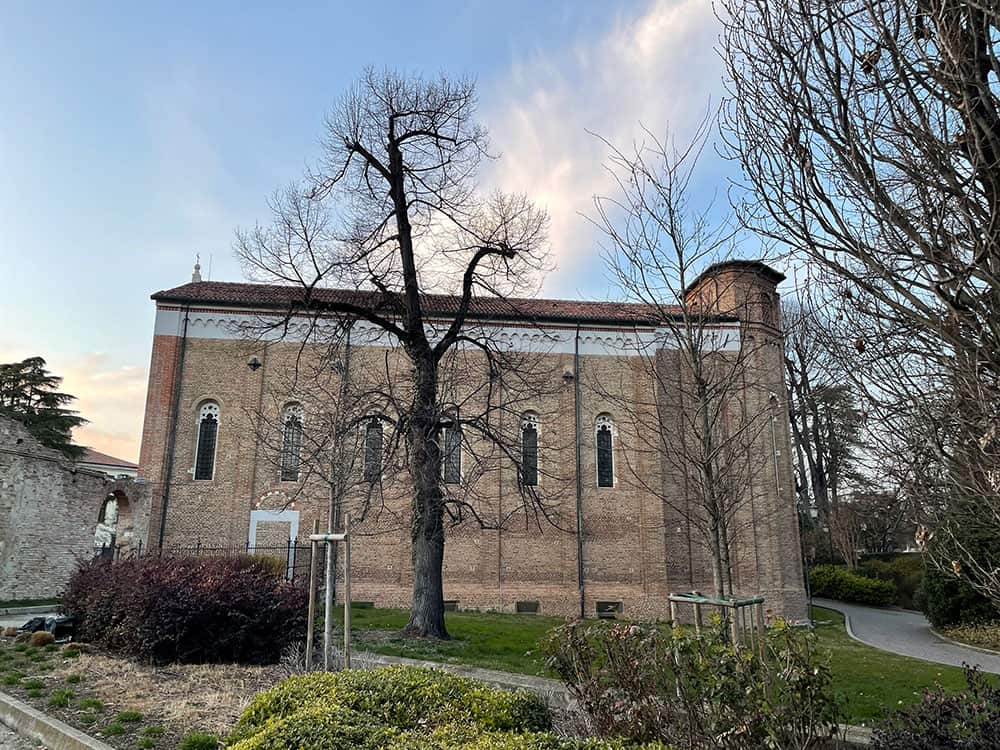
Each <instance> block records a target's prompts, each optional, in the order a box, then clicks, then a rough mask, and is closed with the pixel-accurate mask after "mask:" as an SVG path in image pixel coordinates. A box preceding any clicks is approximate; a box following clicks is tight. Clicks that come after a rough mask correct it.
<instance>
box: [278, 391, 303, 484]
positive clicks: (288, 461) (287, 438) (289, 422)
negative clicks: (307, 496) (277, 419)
mask: <svg viewBox="0 0 1000 750" xmlns="http://www.w3.org/2000/svg"><path fill="white" fill-rule="evenodd" d="M303 416H304V414H303V411H302V407H301V406H299V405H298V404H290V405H288V406H286V407H285V411H284V414H283V415H282V420H281V422H282V430H281V481H282V482H297V481H298V479H299V468H300V466H301V464H302V423H303Z"/></svg>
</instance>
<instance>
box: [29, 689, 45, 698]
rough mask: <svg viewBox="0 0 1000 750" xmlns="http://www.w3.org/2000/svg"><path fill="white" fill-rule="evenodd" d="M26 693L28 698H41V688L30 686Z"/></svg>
mask: <svg viewBox="0 0 1000 750" xmlns="http://www.w3.org/2000/svg"><path fill="white" fill-rule="evenodd" d="M27 693H28V697H29V698H41V697H42V689H41V688H30V689H29V690H28V691H27Z"/></svg>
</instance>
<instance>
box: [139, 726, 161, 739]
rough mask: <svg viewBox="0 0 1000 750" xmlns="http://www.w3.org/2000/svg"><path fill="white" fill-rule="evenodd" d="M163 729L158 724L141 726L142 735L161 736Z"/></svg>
mask: <svg viewBox="0 0 1000 750" xmlns="http://www.w3.org/2000/svg"><path fill="white" fill-rule="evenodd" d="M163 732H164V729H163V727H161V726H160V725H159V724H150V725H149V726H148V727H145V728H143V730H142V736H143V737H162V736H163Z"/></svg>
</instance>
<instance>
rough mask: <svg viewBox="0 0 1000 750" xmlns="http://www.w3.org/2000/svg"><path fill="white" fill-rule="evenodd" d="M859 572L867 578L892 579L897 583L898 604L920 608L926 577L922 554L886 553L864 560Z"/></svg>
mask: <svg viewBox="0 0 1000 750" xmlns="http://www.w3.org/2000/svg"><path fill="white" fill-rule="evenodd" d="M858 572H859V573H860V574H861V575H863V576H865V577H866V578H874V579H876V580H879V581H892V582H893V583H894V584H895V585H896V604H898V605H899V606H900V607H905V608H906V609H919V608H920V594H919V592H920V590H921V586H922V584H923V579H924V560H923V556H922V555H920V554H899V555H895V556H892V555H884V556H882V557H880V558H876V557H872V558H869V559H866V560H863V561H862V562H861V564H860V565H858Z"/></svg>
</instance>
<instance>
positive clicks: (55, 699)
mask: <svg viewBox="0 0 1000 750" xmlns="http://www.w3.org/2000/svg"><path fill="white" fill-rule="evenodd" d="M72 701H73V691H72V690H53V691H52V695H50V696H49V705H50V706H54V707H55V708H66V706H68V705H69V704H70V703H71V702H72Z"/></svg>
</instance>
